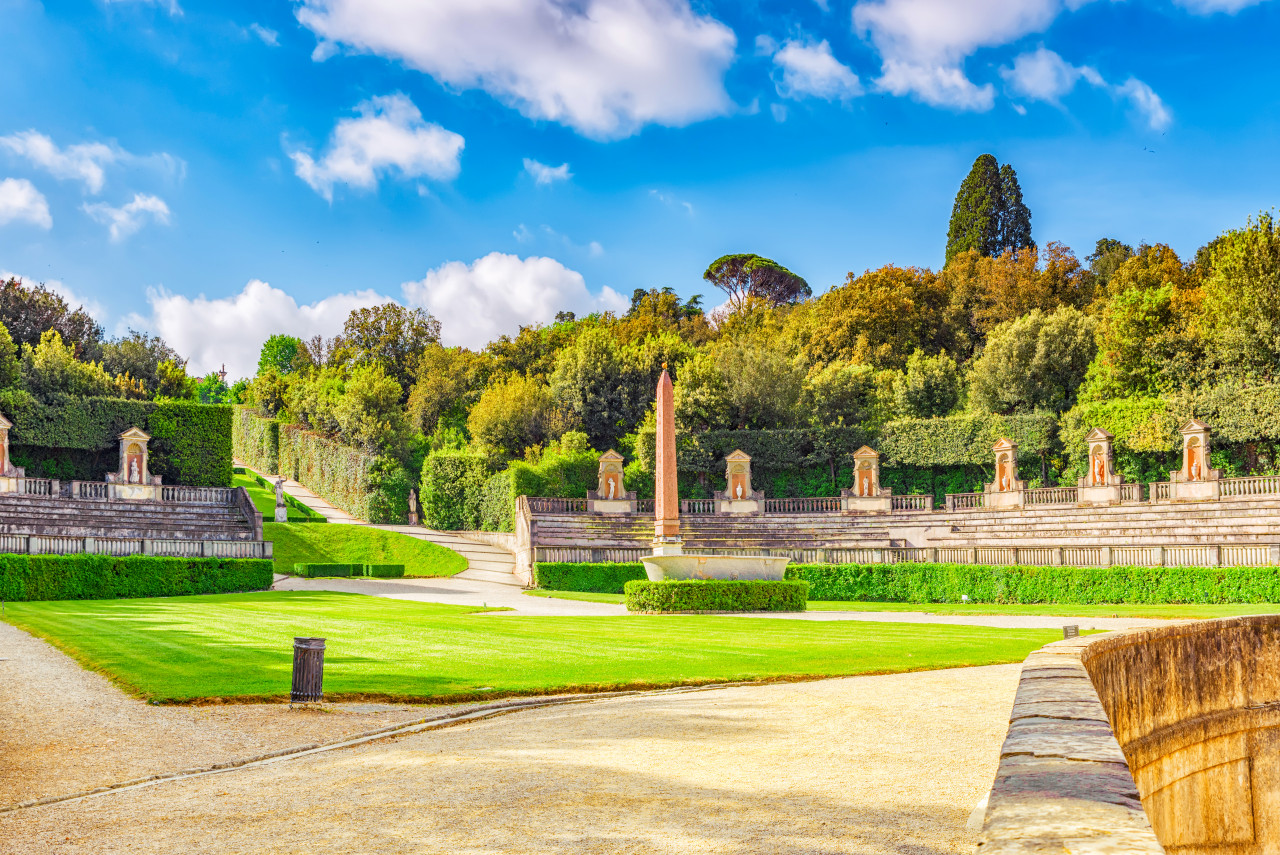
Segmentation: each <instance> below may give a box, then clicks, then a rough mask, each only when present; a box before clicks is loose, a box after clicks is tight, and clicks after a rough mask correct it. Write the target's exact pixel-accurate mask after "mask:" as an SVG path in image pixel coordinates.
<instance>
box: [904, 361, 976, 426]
mask: <svg viewBox="0 0 1280 855" xmlns="http://www.w3.org/2000/svg"><path fill="white" fill-rule="evenodd" d="M960 389H961V384H960V372H959V370H958V369H957V368H956V362H955V360H954V359H952V358H951V357H950V356H948V355H946V354H945V353H939V354H938V355H937V356H928V355H926V354H925V352H924V351H922V350H917V351H916V352H915V353H913V354H911V358H910V359H908V360H907V370H906V372H905V373H904V374H902V375H901V376H899V377H898V378H897V379H896V381H895V383H894V387H893V398H894V405H895V407H896V409H897V411H898V413H899V415H902V416H905V417H906V418H913V419H929V418H934V417H936V416H945V415H949V414H950V413H951V411H952V410H954V409H955V408H956V405H957V404H959V403H960Z"/></svg>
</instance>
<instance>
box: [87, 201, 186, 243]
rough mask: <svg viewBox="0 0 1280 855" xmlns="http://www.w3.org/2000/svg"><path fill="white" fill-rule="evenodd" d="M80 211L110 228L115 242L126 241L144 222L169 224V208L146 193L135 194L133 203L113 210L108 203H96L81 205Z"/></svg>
mask: <svg viewBox="0 0 1280 855" xmlns="http://www.w3.org/2000/svg"><path fill="white" fill-rule="evenodd" d="M80 210H82V211H84V212H85V213H86V214H88V215H89V216H90V217H92V218H93V219H95V220H97V221H98V222H100V223H103V224H105V225H107V226H109V227H110V228H109V229H108V231H109V232H110V234H111V239H112V240H113V241H121V240H124V239H125V238H127V237H128V236H129V235H131V234H133V233H134V232H136V231H137V230H138V229H140V228H142V224H143V222H144V221H146V220H148V219H149V220H152V221H154V222H157V223H165V224H166V225H167V224H168V222H169V206H168V205H166V204H165V203H164V200H163V199H161V198H160V197H158V196H150V195H147V194H146V193H135V194H133V201H131V202H129V203H127V204H125V205H122V206H121V207H119V208H113V207H111V206H110V205H108V204H107V203H106V202H95V203H93V204H92V205H89V204H86V205H81V206H80Z"/></svg>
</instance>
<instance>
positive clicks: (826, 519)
mask: <svg viewBox="0 0 1280 855" xmlns="http://www.w3.org/2000/svg"><path fill="white" fill-rule="evenodd" d="M916 516H920V515H916ZM533 522H534V527H533V544H534V545H535V546H539V547H569V548H573V547H576V548H588V549H606V550H607V549H634V548H638V547H648V546H649V545H650V544H651V543H652V541H653V517H651V516H649V515H647V514H625V515H624V514H618V515H605V514H537V515H536V516H534V517H533ZM680 533H681V535H682V536H683V538H684V545H685V549H687V550H696V549H783V548H795V547H797V546H804V547H822V548H828V549H843V548H860V547H878V546H891V545H893V544H892V543H891V542H890V540H891V538H890V528H889V526H888V525H886V523H885V521H884V519H883V518H882V515H868V514H853V513H843V512H840V513H828V514H768V515H760V516H755V515H753V516H730V515H711V514H688V515H685V516H682V517H681V518H680Z"/></svg>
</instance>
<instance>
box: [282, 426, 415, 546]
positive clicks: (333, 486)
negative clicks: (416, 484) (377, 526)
mask: <svg viewBox="0 0 1280 855" xmlns="http://www.w3.org/2000/svg"><path fill="white" fill-rule="evenodd" d="M397 466H398V464H395V463H394V462H391V461H389V460H386V459H383V458H378V457H375V456H374V455H372V454H368V453H366V452H364V451H361V450H360V449H358V448H351V447H350V446H346V445H343V444H342V443H340V442H336V441H335V440H332V439H328V438H327V437H324V436H321V435H320V434H318V433H313V432H311V431H308V430H306V429H305V428H303V427H302V426H300V425H281V426H280V474H281V475H284V476H285V477H286V478H292V479H293V480H294V481H297V482H299V483H300V484H306V485H307V487H308V488H309V489H311V490H313V491H314V492H315V493H316V494H317V495H319V496H321V497H323V498H324V499H326V500H327V501H329V502H331V503H332V504H333V505H334V506H336V507H339V508H342V509H343V510H344V511H346V512H347V513H349V514H351V515H352V516H354V517H356V518H357V519H362V520H368V521H369V522H373V523H388V522H394V523H403V522H405V521H406V519H407V518H406V514H407V513H408V506H409V505H408V496H409V488H408V479H407V476H404V475H401V474H397V473H396V471H395V470H396V467H397Z"/></svg>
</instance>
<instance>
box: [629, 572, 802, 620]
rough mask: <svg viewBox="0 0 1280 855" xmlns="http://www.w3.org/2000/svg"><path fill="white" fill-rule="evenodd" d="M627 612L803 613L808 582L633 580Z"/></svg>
mask: <svg viewBox="0 0 1280 855" xmlns="http://www.w3.org/2000/svg"><path fill="white" fill-rule="evenodd" d="M624 588H625V593H626V595H627V611H629V612H648V613H668V612H802V611H804V609H805V601H806V600H807V599H808V597H809V583H808V582H802V581H795V580H792V581H786V582H733V581H728V580H720V579H712V580H705V581H704V580H686V579H681V580H666V581H662V582H650V581H648V580H647V579H646V580H644V581H639V580H632V581H630V582H628V583H627V584H626V585H625V586H624Z"/></svg>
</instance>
